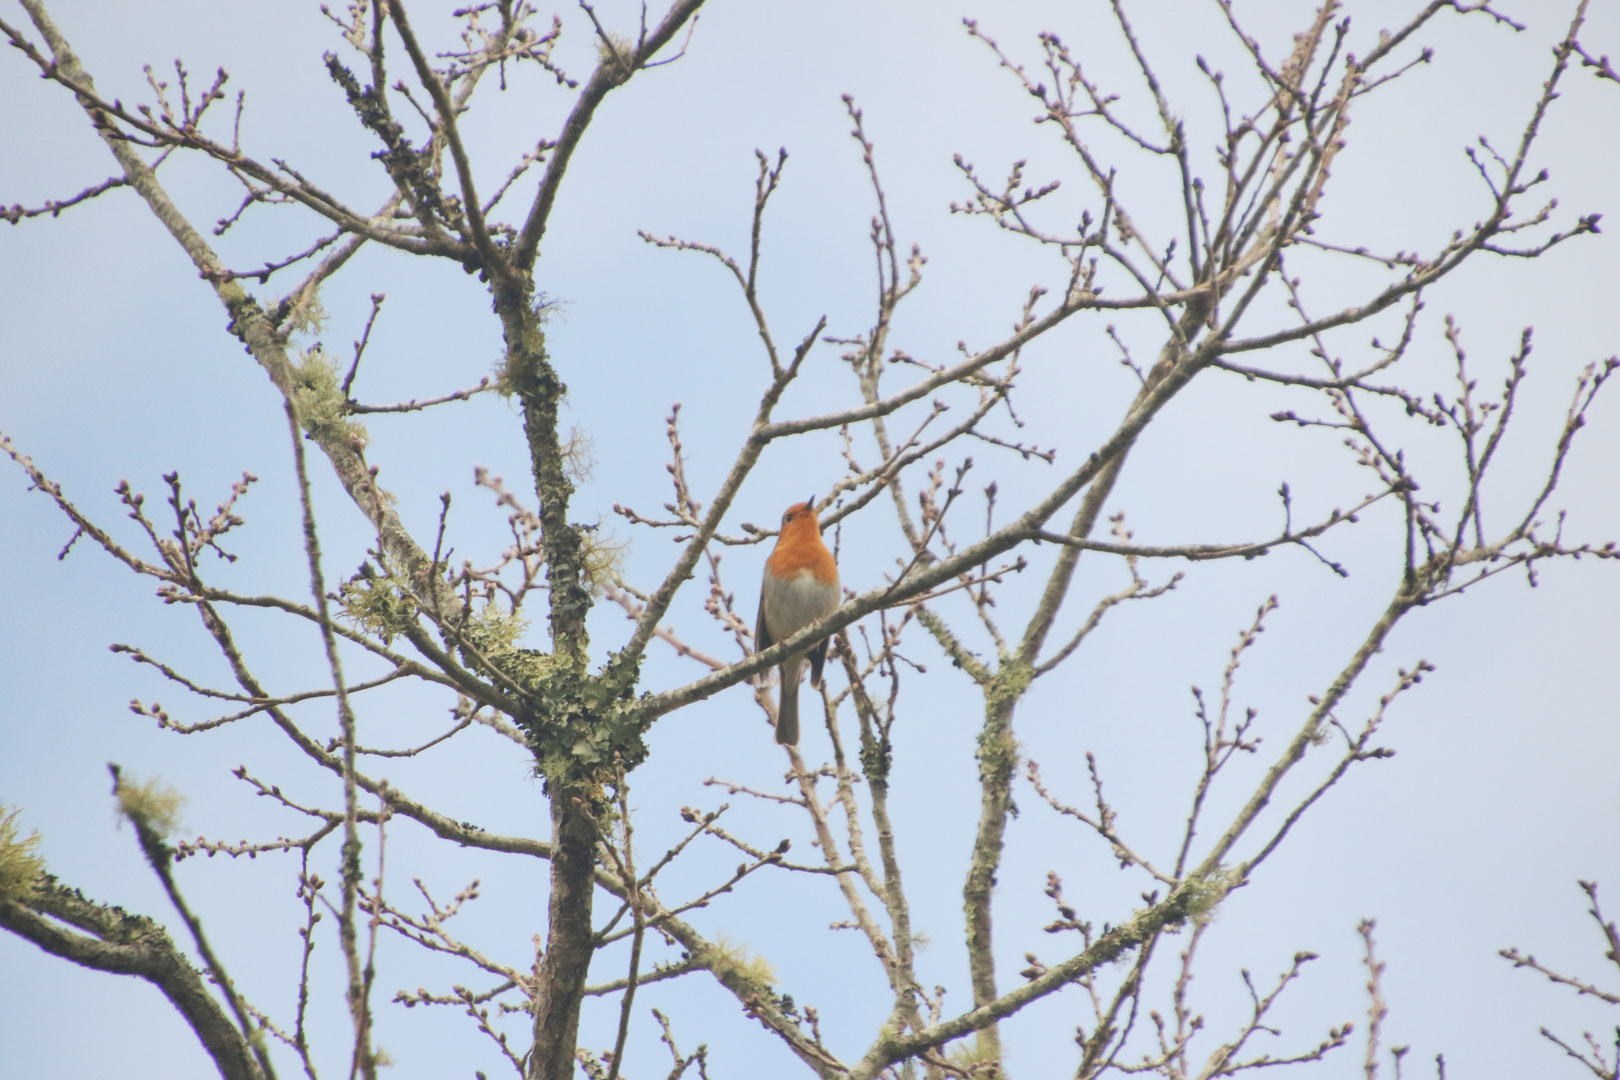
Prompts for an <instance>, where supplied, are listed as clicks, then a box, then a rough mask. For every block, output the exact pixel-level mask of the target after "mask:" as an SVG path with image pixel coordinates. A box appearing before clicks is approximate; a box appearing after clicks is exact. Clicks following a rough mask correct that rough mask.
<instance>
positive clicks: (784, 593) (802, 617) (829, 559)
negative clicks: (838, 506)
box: [754, 497, 843, 746]
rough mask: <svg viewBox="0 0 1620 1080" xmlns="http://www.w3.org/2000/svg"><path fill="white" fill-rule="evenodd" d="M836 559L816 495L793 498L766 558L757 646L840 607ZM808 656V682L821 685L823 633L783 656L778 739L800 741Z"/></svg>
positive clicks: (784, 636)
mask: <svg viewBox="0 0 1620 1080" xmlns="http://www.w3.org/2000/svg"><path fill="white" fill-rule="evenodd" d="M842 595H843V594H842V592H841V591H840V589H839V587H838V563H837V562H836V561H835V560H834V559H833V554H832V552H830V551H828V550H827V545H826V544H824V543H823V542H822V540H821V525H820V524H819V523H818V522H817V521H816V500H815V499H814V498H813V497H812V498H810V499H807V500H805V501H804V502H802V503H794V504H793V505H792V506H790V507H788V508H787V512H786V513H784V514H783V515H782V531H781V533H780V534H779V535H778V536H777V538H776V550H774V551H772V552H771V556H770V558H768V559H766V560H765V575H764V580H763V581H762V582H761V583H760V588H759V618H758V619H757V620H756V621H755V623H754V650H755V651H756V652H762V651H764V650H765V649H768V648H770V647H771V646H772V645H774V644H776V643H777V642H779V641H786V640H787V639H788V638H789V637H792V636H793V635H794V634H796V633H798V632H799V631H800V630H803V629H804V628H805V627H807V626H809V625H810V624H811V623H813V622H816V621H818V620H820V619H823V618H825V617H827V616H828V615H831V614H832V613H833V612H834V611H837V610H838V602H839V600H840V599H841V598H842ZM806 659H808V660H809V661H810V685H811V686H814V687H820V686H821V669H822V667H823V665H824V664H825V663H826V661H827V639H826V638H822V639H821V640H820V641H817V642H814V643H812V644H810V645H809V646H807V647H805V648H803V649H801V650H800V651H799V652H796V653H792V654H790V655H788V656H786V657H784V658H783V660H782V664H781V673H782V683H781V686H782V694H781V704H780V705H779V706H778V707H777V710H776V741H777V742H779V743H781V744H782V745H783V746H797V745H798V744H799V674H800V672H802V671H803V670H804V662H805V660H806Z"/></svg>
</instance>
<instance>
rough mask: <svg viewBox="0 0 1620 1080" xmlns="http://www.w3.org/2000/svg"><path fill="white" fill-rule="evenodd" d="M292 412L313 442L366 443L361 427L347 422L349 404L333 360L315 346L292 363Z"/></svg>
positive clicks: (364, 431) (349, 421) (351, 421)
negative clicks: (343, 441)
mask: <svg viewBox="0 0 1620 1080" xmlns="http://www.w3.org/2000/svg"><path fill="white" fill-rule="evenodd" d="M291 396H292V407H293V413H294V415H296V416H297V417H298V425H299V427H301V428H303V429H304V430H305V431H306V432H308V433H309V434H310V435H311V436H313V437H315V438H316V439H321V440H328V439H344V440H347V441H348V442H350V443H351V444H358V445H357V446H356V449H359V448H361V447H364V446H365V445H366V442H367V436H366V429H365V425H363V424H361V423H358V422H357V421H354V420H351V419H349V415H348V414H349V403H348V399H347V398H346V397H345V396H344V394H343V388H342V387H341V386H340V385H339V383H338V374H337V361H335V360H333V359H332V358H331V357H329V356H327V355H326V353H325V351H324V350H322V349H321V348H320V347H319V346H316V347H315V348H313V349H311V350H309V352H307V353H305V354H304V355H303V357H302V358H301V359H300V360H298V361H297V362H296V363H295V364H293V385H292V395H291Z"/></svg>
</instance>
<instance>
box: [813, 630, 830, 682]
mask: <svg viewBox="0 0 1620 1080" xmlns="http://www.w3.org/2000/svg"><path fill="white" fill-rule="evenodd" d="M827 640H828V639H826V638H822V639H821V640H820V641H818V642H816V643H815V644H814V645H812V646H811V647H810V685H811V686H814V687H817V688H818V689H819V688H820V686H821V668H822V665H824V664H825V663H826V662H827Z"/></svg>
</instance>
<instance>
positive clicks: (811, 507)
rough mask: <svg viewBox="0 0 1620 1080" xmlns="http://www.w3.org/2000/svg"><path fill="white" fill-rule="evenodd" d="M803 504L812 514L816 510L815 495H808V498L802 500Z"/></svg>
mask: <svg viewBox="0 0 1620 1080" xmlns="http://www.w3.org/2000/svg"><path fill="white" fill-rule="evenodd" d="M804 505H805V508H806V509H807V510H809V511H810V513H812V514H814V513H815V512H816V497H815V496H814V495H812V496H810V497H809V498H808V499H806V500H804Z"/></svg>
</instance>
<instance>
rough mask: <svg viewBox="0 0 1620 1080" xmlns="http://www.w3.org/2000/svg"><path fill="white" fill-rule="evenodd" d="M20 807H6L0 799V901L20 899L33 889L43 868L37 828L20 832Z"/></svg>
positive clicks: (43, 870) (43, 863)
mask: <svg viewBox="0 0 1620 1080" xmlns="http://www.w3.org/2000/svg"><path fill="white" fill-rule="evenodd" d="M21 813H22V811H21V810H11V811H9V812H8V811H7V807H6V806H5V805H4V804H3V803H0V901H5V900H21V899H24V898H25V897H27V896H28V895H29V894H30V893H32V892H33V891H34V887H35V883H36V882H37V881H38V880H39V877H40V875H41V874H43V873H44V872H45V860H44V859H43V858H41V857H40V855H39V852H38V848H39V832H38V830H34V831H31V832H29V834H28V835H27V836H22V835H21V833H20V830H19V829H18V827H17V817H18V816H19V815H20V814H21Z"/></svg>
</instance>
